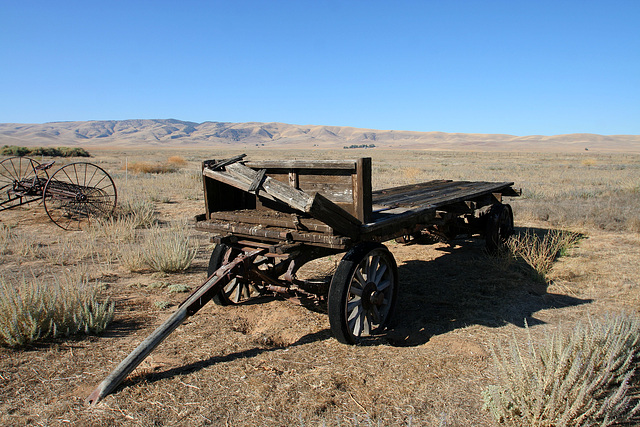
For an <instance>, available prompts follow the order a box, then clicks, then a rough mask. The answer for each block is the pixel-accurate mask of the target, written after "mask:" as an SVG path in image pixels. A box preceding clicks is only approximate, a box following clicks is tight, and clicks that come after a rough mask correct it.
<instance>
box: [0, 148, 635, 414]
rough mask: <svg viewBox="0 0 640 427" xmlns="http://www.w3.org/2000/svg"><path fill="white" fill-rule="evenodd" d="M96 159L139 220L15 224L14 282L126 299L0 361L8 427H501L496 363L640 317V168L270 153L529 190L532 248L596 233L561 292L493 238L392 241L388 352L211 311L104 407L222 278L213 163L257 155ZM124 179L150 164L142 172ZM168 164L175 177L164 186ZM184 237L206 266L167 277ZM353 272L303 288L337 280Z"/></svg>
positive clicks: (560, 264) (274, 319) (322, 266)
mask: <svg viewBox="0 0 640 427" xmlns="http://www.w3.org/2000/svg"><path fill="white" fill-rule="evenodd" d="M89 151H90V152H91V153H92V154H93V155H94V156H95V157H94V158H93V159H92V160H91V161H93V162H95V163H97V164H98V165H100V166H101V167H103V168H105V169H106V170H108V171H109V172H110V173H111V175H112V177H113V178H114V180H115V182H116V185H117V187H118V192H119V194H118V197H119V203H120V205H121V206H123V207H124V208H125V209H129V210H130V211H134V210H135V211H136V212H137V213H138V215H137V216H136V215H134V216H129V217H128V218H129V219H128V220H122V221H111V222H105V223H103V224H96V225H95V226H94V227H92V229H91V230H88V231H81V232H65V231H63V230H61V229H59V228H58V227H56V226H55V225H54V224H53V223H51V222H50V221H49V219H48V217H47V215H46V214H45V212H44V209H43V208H42V206H39V205H38V204H34V205H31V206H27V207H24V208H17V209H15V210H12V211H6V212H2V213H0V278H1V279H2V281H4V282H6V283H11V284H15V285H16V286H17V285H18V284H19V283H20V282H21V281H30V280H31V281H34V280H35V281H38V282H44V283H47V282H50V283H53V282H55V281H56V280H60V278H62V277H66V278H69V277H71V280H81V279H85V280H88V281H89V282H90V283H95V284H96V285H97V286H98V288H99V292H100V295H101V296H102V297H107V296H108V297H109V298H110V300H111V301H114V302H115V318H114V321H113V322H112V323H111V325H110V326H109V327H108V329H107V330H106V331H105V332H104V333H102V334H100V335H77V336H73V337H67V338H56V339H52V340H51V339H50V340H44V341H39V342H36V343H34V344H30V345H27V346H22V347H15V348H13V347H0V424H1V425H43V426H44V425H46V426H49V425H51V426H55V425H63V424H64V425H68V424H72V425H92V426H101V425H102V426H107V425H127V426H132V425H135V426H151V425H155V426H170V425H194V426H195V425H229V426H243V425H247V426H248V425H273V426H280V425H283V426H284V425H299V426H325V425H330V426H333V425H341V426H356V425H363V426H371V425H374V426H378V425H380V426H386V425H412V426H418V425H419V426H471V425H473V426H491V425H494V424H495V421H494V419H493V418H492V416H491V415H490V413H489V412H488V411H486V410H485V409H483V398H482V392H483V390H485V389H486V388H487V387H488V386H490V385H491V384H494V383H495V378H496V368H495V365H494V361H493V358H492V356H491V353H492V349H494V348H497V347H499V346H508V345H509V343H510V342H512V341H513V340H514V339H515V340H516V341H518V342H521V343H523V345H524V344H525V343H526V342H527V341H528V340H529V339H532V340H533V341H535V342H543V341H544V340H545V337H546V336H547V335H548V334H549V333H551V332H553V331H558V330H560V331H562V330H567V331H569V330H571V329H572V328H573V327H574V325H575V324H576V323H577V322H579V321H583V320H586V319H587V318H592V319H597V318H603V317H604V316H606V315H608V314H615V313H620V312H627V313H633V314H638V313H639V312H640V279H639V278H640V155H637V154H623V153H617V154H594V153H591V152H584V153H579V154H562V153H549V154H544V153H535V154H534V153H515V152H510V153H482V152H430V151H420V150H415V151H412V150H379V149H369V150H364V149H363V150H360V149H352V150H338V151H328V150H305V151H301V150H298V151H287V150H270V151H266V150H259V149H255V150H253V151H249V152H248V154H249V158H251V159H267V158H278V159H281V158H305V159H308V158H313V159H340V158H347V157H348V158H355V157H360V156H371V157H372V158H373V186H374V189H380V188H384V187H391V186H395V185H401V184H407V183H415V182H421V181H427V180H431V179H454V180H487V181H513V182H515V187H516V188H521V189H522V197H520V198H517V199H513V200H511V201H510V203H511V205H512V206H513V209H514V214H515V221H516V228H517V232H518V233H521V234H523V233H525V232H530V233H534V232H535V233H541V234H544V233H545V232H548V231H549V230H554V229H562V230H568V231H572V232H576V233H579V234H580V235H581V236H582V238H581V240H580V241H579V242H578V244H577V245H576V246H575V247H573V248H571V249H570V250H568V251H567V253H565V254H563V255H564V256H562V257H561V258H559V259H558V260H557V261H556V262H555V263H554V264H553V266H552V268H551V270H550V272H549V273H548V274H547V281H546V283H545V282H543V281H541V280H540V277H539V276H536V275H535V274H532V272H531V269H528V268H526V267H523V265H522V264H521V263H516V262H513V261H512V260H509V259H506V258H500V257H498V258H496V257H491V256H489V255H488V254H486V253H485V251H484V249H483V247H484V246H483V242H482V241H480V240H478V239H460V240H456V241H452V242H449V243H436V244H433V245H424V246H422V245H408V246H405V245H401V244H397V243H394V242H388V246H389V248H390V250H391V252H392V253H393V254H394V256H395V258H396V260H397V262H398V267H399V276H400V278H399V280H400V284H399V286H400V291H399V300H398V309H397V312H396V317H395V320H394V322H393V324H392V326H391V327H390V328H389V330H388V331H387V332H386V333H385V334H384V335H382V336H380V337H379V338H376V339H373V340H371V341H369V342H366V343H365V344H363V345H359V346H346V345H343V344H340V343H338V342H337V341H336V340H335V339H333V338H332V337H331V335H330V332H329V321H328V318H327V315H326V314H324V313H322V312H316V311H311V310H309V309H307V308H304V307H301V306H296V305H292V304H291V303H289V302H286V301H281V300H277V299H276V300H271V299H266V300H261V301H258V302H256V303H255V304H247V305H241V306H235V307H220V306H216V305H214V304H213V303H211V304H209V305H207V306H206V307H205V308H203V309H202V310H201V311H200V312H199V313H198V314H197V315H195V316H193V317H192V318H190V319H188V321H187V322H186V323H185V324H183V325H182V326H180V327H179V328H178V329H177V330H176V331H175V332H174V333H173V334H172V335H171V336H170V337H169V338H168V339H167V340H166V341H165V342H164V343H163V344H161V345H160V346H159V347H158V348H157V349H156V350H155V351H154V352H153V353H152V354H151V356H150V357H149V358H148V359H147V360H146V361H145V362H144V363H143V364H142V365H141V366H140V367H139V368H138V369H136V370H135V371H134V373H133V374H132V375H131V376H130V377H129V378H128V379H127V380H126V381H125V383H124V384H123V386H121V387H119V388H118V389H117V390H116V391H115V392H114V393H113V394H111V395H109V396H107V397H106V398H105V399H104V400H103V401H102V402H101V403H99V404H98V405H96V406H95V407H89V406H86V405H85V404H84V399H85V398H86V397H87V396H88V394H89V393H90V392H91V390H92V389H93V388H94V387H95V386H96V385H97V384H98V383H99V382H100V381H102V380H103V379H104V377H105V376H106V375H107V374H108V373H109V372H110V371H111V370H112V369H113V368H114V367H115V366H116V365H117V364H118V363H119V362H120V361H121V360H122V359H123V358H124V357H125V356H126V355H127V354H128V353H129V352H130V351H131V350H132V349H133V348H135V346H137V345H138V343H139V342H140V341H141V340H142V339H144V338H145V337H146V336H147V335H148V334H149V333H150V332H151V331H153V329H154V328H155V327H156V326H158V325H159V324H160V323H161V322H162V321H163V320H164V319H165V318H166V317H167V316H168V315H169V314H170V313H171V312H172V310H174V309H175V307H176V305H177V304H179V303H180V302H181V301H182V300H183V299H185V298H186V296H187V295H188V292H187V289H193V288H195V287H196V286H198V285H199V284H201V282H202V281H203V279H204V278H205V276H206V269H207V263H208V259H209V256H210V254H211V251H212V244H211V243H209V237H210V236H208V235H206V234H205V233H200V232H196V231H194V230H193V229H192V225H191V224H190V222H191V221H192V219H193V217H194V216H195V215H196V214H199V213H202V212H203V211H204V202H203V200H202V199H203V197H202V183H201V178H200V175H199V169H200V162H201V161H202V160H205V159H211V158H217V159H220V158H226V157H230V156H232V155H235V154H239V151H231V150H226V151H221V150H213V149H210V150H195V149H191V148H190V149H185V150H180V149H171V150H169V149H166V150H150V149H147V150H139V151H136V150H134V149H127V150H124V149H122V150H118V151H116V150H107V149H93V150H92V149H89ZM169 159H172V160H169ZM38 160H40V159H38ZM65 161H69V160H63V161H58V162H65ZM125 164H126V165H136V164H137V165H138V166H135V167H133V168H131V170H130V171H129V172H128V173H126V172H125V170H124V167H125ZM154 164H156V165H158V167H159V169H160V172H162V173H148V172H147V171H155V170H156V169H158V168H153V167H151V166H153V165H154ZM140 165H145V166H144V167H142V166H140ZM162 166H165V167H166V168H165V169H166V170H164V169H163V168H162ZM132 218H133V219H132ZM152 224H154V225H152ZM171 227H174V228H171ZM165 228H166V229H168V232H171V233H173V234H175V233H177V232H178V231H177V230H180V229H184V230H187V233H186V234H187V236H188V237H189V239H188V240H185V241H187V242H188V243H187V244H188V248H187V251H188V250H191V251H195V258H194V259H193V262H192V263H191V265H190V267H189V268H188V269H186V270H185V271H180V272H172V273H164V272H158V271H153V269H152V268H150V267H149V266H147V265H146V264H145V263H144V262H143V261H142V259H143V257H144V251H145V250H151V249H150V248H155V247H157V246H160V243H159V242H161V241H164V240H166V239H168V237H167V234H165V235H162V234H161V233H162V232H163V230H164V229H165ZM185 239H186V237H185ZM338 261H339V257H333V258H329V259H323V260H321V261H319V262H316V263H314V264H313V265H309V266H308V268H305V269H303V271H302V273H301V274H306V275H309V276H311V275H322V274H330V273H331V271H332V269H334V268H335V266H336V264H337V262H338ZM525 323H526V324H528V325H529V328H528V329H526V328H525ZM636 392H637V390H636Z"/></svg>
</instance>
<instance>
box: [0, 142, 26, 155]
mask: <svg viewBox="0 0 640 427" xmlns="http://www.w3.org/2000/svg"><path fill="white" fill-rule="evenodd" d="M29 151H30V150H29V148H27V147H18V146H17V145H5V146H3V147H2V148H1V149H0V154H1V155H3V156H20V157H22V156H26V155H27V154H29Z"/></svg>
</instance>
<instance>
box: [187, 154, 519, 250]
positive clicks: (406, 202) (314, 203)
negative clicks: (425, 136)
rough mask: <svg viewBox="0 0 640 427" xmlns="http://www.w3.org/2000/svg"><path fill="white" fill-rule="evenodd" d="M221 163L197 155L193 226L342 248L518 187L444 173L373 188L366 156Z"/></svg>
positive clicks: (405, 231)
mask: <svg viewBox="0 0 640 427" xmlns="http://www.w3.org/2000/svg"><path fill="white" fill-rule="evenodd" d="M239 157H240V156H239ZM219 163H220V162H217V161H215V160H210V161H206V162H204V163H203V182H204V198H205V214H204V215H201V216H200V217H199V218H198V219H199V220H200V221H198V223H197V228H198V229H200V230H203V231H209V232H213V233H215V234H217V235H219V236H221V237H224V236H227V237H228V236H236V237H247V238H251V239H253V240H258V241H264V242H282V241H288V242H303V243H305V244H309V245H314V246H321V247H328V248H334V249H343V250H346V249H348V248H349V247H351V246H352V245H353V244H354V243H357V242H358V241H385V240H389V239H393V238H398V237H402V236H410V235H412V234H415V233H416V232H418V231H420V230H421V229H424V228H426V227H436V228H437V227H440V228H441V229H445V228H450V227H448V226H447V225H446V224H447V223H448V222H449V221H450V220H452V219H453V218H458V219H460V217H461V216H462V217H464V216H465V215H466V216H467V217H468V218H467V222H469V220H471V222H473V217H477V216H480V215H481V214H482V213H483V212H484V211H483V209H484V210H486V209H487V208H488V207H490V206H492V205H493V204H495V203H500V202H501V201H502V196H516V195H518V194H517V193H516V192H515V191H514V190H513V189H512V185H513V183H512V182H467V181H450V180H435V181H429V182H424V183H420V184H412V185H405V186H400V187H394V188H389V189H383V190H377V191H372V186H371V158H366V157H365V158H359V159H354V160H314V161H302V160H281V161H247V162H241V163H239V162H234V163H231V164H229V165H226V166H223V167H219V168H217V169H216V168H215V165H216V164H219ZM267 180H269V181H268V182H267ZM252 185H253V188H252ZM274 185H276V186H277V187H279V188H277V189H275V190H274V189H272V188H271V187H272V186H274ZM265 190H266V191H265ZM274 194H276V197H274ZM218 239H220V237H219V238H218Z"/></svg>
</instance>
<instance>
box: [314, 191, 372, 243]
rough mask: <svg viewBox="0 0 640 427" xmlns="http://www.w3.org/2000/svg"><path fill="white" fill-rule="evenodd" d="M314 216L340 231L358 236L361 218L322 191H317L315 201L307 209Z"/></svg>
mask: <svg viewBox="0 0 640 427" xmlns="http://www.w3.org/2000/svg"><path fill="white" fill-rule="evenodd" d="M307 212H308V213H309V214H311V216H313V217H314V218H317V219H319V220H320V221H322V222H324V223H326V224H328V225H330V226H331V227H332V228H333V229H334V230H336V231H337V232H338V233H340V234H343V235H345V236H349V237H356V236H357V235H358V233H359V229H360V224H361V222H360V220H358V218H356V217H354V216H353V215H351V214H350V213H348V212H347V211H345V210H344V209H342V208H341V207H340V206H338V205H336V204H335V203H333V202H332V201H331V200H329V199H327V198H326V197H324V196H323V195H322V194H321V193H316V194H315V196H314V198H313V203H312V204H311V206H310V207H309V210H308V211H307Z"/></svg>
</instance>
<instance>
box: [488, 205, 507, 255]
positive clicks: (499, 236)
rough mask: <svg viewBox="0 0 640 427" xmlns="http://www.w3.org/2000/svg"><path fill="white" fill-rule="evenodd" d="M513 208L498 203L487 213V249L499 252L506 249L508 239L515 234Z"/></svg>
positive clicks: (491, 251)
mask: <svg viewBox="0 0 640 427" xmlns="http://www.w3.org/2000/svg"><path fill="white" fill-rule="evenodd" d="M513 231H514V227H513V210H512V209H511V206H509V205H506V204H502V203H496V204H495V205H493V206H491V210H490V211H489V214H488V215H487V225H486V230H485V240H486V246H487V251H489V252H490V253H497V252H500V251H501V250H503V249H505V246H506V244H507V240H508V239H509V237H511V235H512V234H513Z"/></svg>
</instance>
